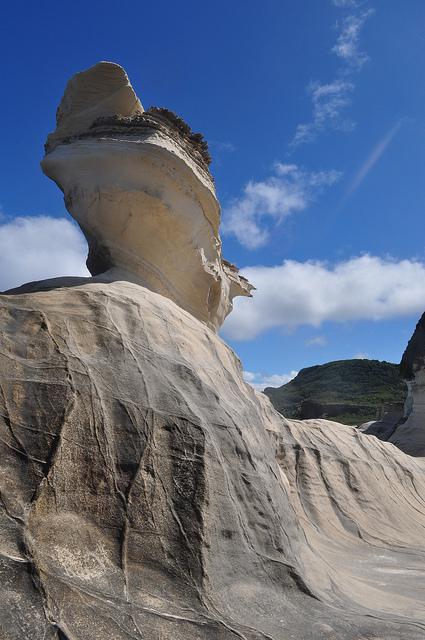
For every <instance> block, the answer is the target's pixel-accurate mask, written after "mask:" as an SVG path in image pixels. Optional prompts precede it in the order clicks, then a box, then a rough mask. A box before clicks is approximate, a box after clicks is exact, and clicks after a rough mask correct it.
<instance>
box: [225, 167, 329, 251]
mask: <svg viewBox="0 0 425 640" xmlns="http://www.w3.org/2000/svg"><path fill="white" fill-rule="evenodd" d="M339 177H340V173H339V172H338V171H333V170H331V171H313V172H309V171H305V170H303V169H301V168H300V167H298V166H297V165H295V164H282V163H276V164H275V166H274V172H273V174H272V175H271V176H269V177H268V178H266V179H265V180H261V181H258V182H254V181H250V182H248V183H247V184H246V186H245V187H244V189H243V193H242V195H241V196H240V197H239V198H237V199H235V200H234V201H233V202H232V203H231V204H230V206H228V207H227V208H226V209H225V210H224V212H223V224H222V231H223V233H224V234H227V235H233V236H235V237H236V238H237V239H238V241H239V242H240V243H241V244H242V245H244V246H245V247H247V248H248V249H257V248H258V247H261V246H263V245H264V244H266V242H267V241H268V239H269V235H270V223H271V224H272V225H273V224H279V223H280V222H281V221H282V220H283V219H284V218H287V217H288V216H290V215H291V214H293V213H296V212H298V211H303V210H304V209H306V208H307V207H308V206H309V205H310V204H311V202H312V201H313V200H314V198H315V197H316V196H317V195H318V193H320V192H321V191H322V190H323V189H324V188H326V187H329V186H330V185H332V184H333V183H334V182H336V181H337V180H338V179H339Z"/></svg>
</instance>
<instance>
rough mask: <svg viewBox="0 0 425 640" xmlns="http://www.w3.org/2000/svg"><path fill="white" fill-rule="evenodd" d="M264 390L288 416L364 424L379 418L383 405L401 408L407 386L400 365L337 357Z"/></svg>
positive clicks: (278, 408) (277, 407)
mask: <svg viewBox="0 0 425 640" xmlns="http://www.w3.org/2000/svg"><path fill="white" fill-rule="evenodd" d="M264 393H265V394H266V395H267V396H268V397H269V398H270V400H271V402H272V404H273V405H274V407H275V408H276V409H277V410H278V411H279V412H280V413H282V414H283V415H285V416H287V417H288V418H289V417H290V418H300V419H306V418H329V419H332V420H336V421H338V422H343V423H344V424H361V423H363V422H368V421H369V420H375V419H377V418H379V417H380V415H381V414H382V411H383V409H384V407H388V405H393V408H395V409H396V410H397V409H399V410H400V411H401V410H402V406H403V404H404V400H405V397H406V385H405V383H404V382H403V380H402V378H401V376H400V370H399V365H397V364H392V363H390V362H380V361H379V360H337V361H336V362H328V363H327V364H322V365H317V366H315V367H308V368H306V369H302V370H301V371H300V372H299V374H298V375H297V377H296V378H294V379H293V380H291V382H288V383H287V384H284V385H283V386H282V387H279V388H273V387H267V388H266V389H265V390H264Z"/></svg>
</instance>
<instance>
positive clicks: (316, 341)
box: [305, 336, 328, 347]
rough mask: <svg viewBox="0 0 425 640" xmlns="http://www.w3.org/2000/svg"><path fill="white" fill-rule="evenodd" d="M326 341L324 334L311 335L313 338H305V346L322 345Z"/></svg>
mask: <svg viewBox="0 0 425 640" xmlns="http://www.w3.org/2000/svg"><path fill="white" fill-rule="evenodd" d="M327 343H328V341H327V340H326V338H325V336H313V338H310V339H309V340H306V342H305V346H306V347H324V346H325V345H326V344H327Z"/></svg>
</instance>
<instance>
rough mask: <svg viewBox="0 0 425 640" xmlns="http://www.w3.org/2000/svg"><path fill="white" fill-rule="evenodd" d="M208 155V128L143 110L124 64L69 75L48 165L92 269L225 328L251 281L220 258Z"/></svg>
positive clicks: (159, 111)
mask: <svg viewBox="0 0 425 640" xmlns="http://www.w3.org/2000/svg"><path fill="white" fill-rule="evenodd" d="M208 161H209V156H208V149H207V145H206V143H205V141H204V140H203V138H202V136H201V135H200V134H194V133H193V132H192V131H191V130H190V128H189V127H188V125H186V123H185V122H184V121H183V120H182V119H181V118H179V117H177V116H176V115H175V114H173V113H172V112H170V111H168V110H167V109H157V108H152V109H149V110H148V111H144V109H143V107H142V104H141V102H140V100H139V99H138V98H137V96H136V94H135V92H134V90H133V88H132V86H131V84H130V82H129V80H128V77H127V74H126V73H125V71H124V69H123V68H122V67H120V66H119V65H117V64H113V63H111V62H100V63H98V64H96V65H95V66H94V67H91V68H90V69H88V70H87V71H83V72H81V73H78V74H76V75H75V76H74V77H73V78H72V79H71V80H70V81H69V83H68V85H67V87H66V89H65V93H64V96H63V98H62V101H61V103H60V105H59V108H58V111H57V128H56V130H55V132H54V133H52V134H50V135H49V136H48V139H47V143H46V155H45V157H44V159H43V161H42V168H43V171H44V172H45V173H46V175H48V176H49V177H50V178H52V179H53V180H54V181H55V182H56V183H57V184H58V185H59V187H60V188H61V189H62V191H63V192H64V196H65V204H66V207H67V209H68V211H69V212H70V214H71V215H72V216H73V218H75V220H77V222H78V223H79V225H80V227H81V229H82V230H83V233H84V234H85V236H86V238H87V241H88V244H89V256H88V259H87V266H88V268H89V270H90V272H91V273H92V275H94V276H98V275H100V274H102V275H103V276H105V277H107V278H110V279H114V280H116V279H126V280H132V281H134V282H138V283H140V284H142V285H143V286H146V287H147V288H149V289H151V290H152V291H155V292H157V293H160V294H162V295H164V296H166V297H168V298H170V299H172V300H173V301H174V302H176V303H177V304H178V305H179V306H181V307H182V308H183V309H185V310H186V311H188V312H189V313H191V314H192V315H193V316H195V317H196V318H198V319H200V320H202V321H204V322H206V323H207V324H208V325H209V326H210V327H212V328H214V329H217V328H219V327H220V325H221V324H222V322H223V320H224V318H225V317H226V316H227V315H228V313H229V312H230V311H231V309H232V300H233V298H234V297H235V296H238V295H244V296H246V295H250V291H251V290H252V288H253V287H252V286H251V285H250V284H249V283H248V282H247V280H245V279H244V278H242V277H241V276H239V274H238V270H237V269H236V267H234V266H233V265H231V264H230V263H228V262H227V261H224V260H223V259H222V255H221V241H220V237H219V231H218V229H219V223H220V207H219V204H218V201H217V198H216V194H215V189H214V183H213V180H212V177H211V174H210V172H209V169H208Z"/></svg>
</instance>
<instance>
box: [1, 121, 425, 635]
mask: <svg viewBox="0 0 425 640" xmlns="http://www.w3.org/2000/svg"><path fill="white" fill-rule="evenodd" d="M161 135H162V134H161ZM163 135H164V136H165V133H164V134H163ZM86 142H87V141H86V140H85V139H84V138H83V139H79V140H77V141H75V142H70V143H67V144H59V145H58V146H57V147H56V148H55V149H54V150H53V151H52V152H51V153H49V154H48V155H47V156H46V159H45V161H44V166H45V167H46V166H47V170H48V171H49V172H54V171H56V170H58V174H57V175H60V179H61V181H63V183H64V184H65V182H66V180H67V178H66V176H67V175H68V173H70V174H71V175H72V176H73V177H72V180H71V182H72V181H74V182H73V184H74V183H75V188H73V189H71V191H72V196H73V198H75V200H73V202H75V201H78V202H79V204H78V206H77V205H75V207H76V209H75V210H76V211H78V216H79V220H80V224H81V226H82V228H83V229H85V228H86V226H87V227H90V228H92V229H94V230H95V232H96V233H97V234H98V236H96V237H97V243H98V245H97V246H99V245H100V246H102V247H106V246H107V247H108V249H109V250H110V251H111V254H113V255H114V256H120V255H121V254H122V255H123V256H125V259H126V260H127V261H128V262H127V263H126V264H131V265H132V269H131V270H129V271H125V270H123V269H122V268H121V264H120V265H115V264H114V266H112V267H111V268H110V269H109V270H108V271H107V272H106V273H100V274H99V275H97V276H95V277H93V278H88V279H84V278H64V279H56V280H54V281H47V282H41V283H32V284H30V285H26V286H23V287H21V288H20V289H17V290H15V291H14V292H9V293H6V294H3V295H1V296H0V327H1V331H0V452H1V455H0V575H1V581H0V638H1V640H105V639H111V640H129V639H132V640H236V639H238V640H288V639H289V638H291V639H293V640H321V639H323V640H336V639H338V640H360V639H362V640H372V639H374V640H379V639H382V640H383V639H385V640H399V639H400V638H403V639H405V640H420V639H423V637H424V634H425V611H424V607H423V593H424V589H425V569H424V566H425V565H424V560H425V537H424V529H425V503H424V498H423V496H424V495H425V463H424V461H423V460H422V459H420V458H411V457H409V456H407V455H406V454H404V453H403V452H401V451H399V450H398V449H397V448H396V447H394V446H393V445H391V444H388V443H384V442H380V441H379V440H377V439H376V438H374V437H369V436H365V435H363V434H361V433H360V432H359V431H358V430H356V429H354V428H351V427H346V426H344V425H340V424H336V423H333V422H328V421H325V420H311V421H305V422H302V421H296V420H287V419H285V418H284V417H283V416H281V415H280V414H278V413H277V412H276V411H275V410H274V409H273V407H272V405H271V404H270V402H269V401H268V399H267V398H266V397H265V396H264V395H263V394H257V393H255V391H254V390H253V389H252V388H251V387H250V386H249V385H248V384H246V383H245V382H244V381H243V378H242V372H241V366H240V363H239V360H238V359H237V357H236V356H235V354H234V353H233V352H232V351H231V349H230V348H229V347H228V346H227V345H226V344H224V342H223V341H222V340H221V339H220V338H219V337H218V336H217V335H216V333H215V331H214V330H213V328H212V326H213V325H214V323H213V322H211V320H205V321H201V320H200V319H199V317H200V313H199V309H197V312H196V313H193V314H192V313H189V312H188V310H187V309H185V308H184V305H183V304H182V299H179V300H178V301H174V300H173V299H172V296H171V295H168V294H162V293H161V291H159V292H156V291H153V290H152V289H153V284H152V281H149V282H147V284H149V286H145V285H144V284H143V282H144V281H143V280H142V277H141V275H140V271H138V265H139V260H140V261H141V262H143V261H142V260H141V259H140V256H139V255H138V254H137V253H135V255H131V253H132V251H134V252H136V248H133V249H132V250H130V247H132V246H133V245H132V244H131V239H130V238H129V239H127V240H126V242H124V241H123V240H120V239H118V240H117V241H116V246H115V245H114V242H115V241H114V237H113V234H112V231H111V225H113V223H114V217H113V215H112V209H111V210H109V209H108V208H107V207H106V209H105V211H106V213H105V216H106V218H105V219H106V221H107V223H108V224H106V223H105V225H104V226H102V224H101V217H100V215H99V217H96V216H97V209H96V207H94V205H93V208H92V214H93V218H94V220H95V221H96V223H92V217H91V216H90V215H89V214H88V212H84V207H83V203H84V202H87V206H88V205H89V204H90V200H89V199H88V200H87V201H86V200H85V197H86V196H85V195H84V194H85V190H86V188H87V190H88V191H90V189H91V188H92V187H91V186H90V183H89V180H88V178H86V177H85V171H83V170H82V169H81V170H80V169H79V167H78V162H77V159H76V158H77V157H80V160H81V162H82V166H83V167H85V168H86V170H87V172H88V173H89V175H90V172H91V176H92V179H93V180H95V179H99V180H103V178H102V177H100V178H96V171H95V167H94V164H93V165H92V166H91V165H90V162H89V161H87V164H84V162H85V161H84V158H85V157H86V156H85V155H84V152H82V151H81V147H80V146H79V145H80V144H86ZM115 142H116V144H117V146H116V147H115V146H114V145H115ZM105 144H106V145H110V146H108V149H111V148H115V149H116V150H117V151H116V153H117V156H118V150H119V149H122V152H123V164H124V166H126V167H127V169H126V171H128V172H129V173H130V174H131V171H130V169H131V167H133V169H134V166H135V165H132V164H131V163H130V161H129V160H128V157H129V156H128V155H127V151H128V150H127V147H126V146H125V144H124V142H123V141H122V140H121V139H119V140H118V141H114V140H109V139H107V140H102V139H100V138H99V139H98V138H97V137H95V138H94V139H93V140H91V141H90V145H93V148H91V147H90V151H89V152H88V156H87V157H90V154H92V153H95V147H96V145H99V147H100V148H101V149H104V145H105ZM135 144H138V143H137V142H135ZM139 144H140V147H141V148H142V147H143V144H144V143H143V142H140V143H139ZM152 144H153V146H154V147H155V144H156V143H152ZM163 144H164V145H165V139H164V143H163ZM169 144H170V145H171V144H174V143H173V142H172V140H171V138H170V143H169ZM157 146H158V145H157ZM159 146H161V145H159ZM74 153H75V154H76V156H75V158H74V159H72V158H73V154H74ZM102 153H103V152H102ZM102 153H100V155H99V156H98V157H99V162H100V164H99V166H100V167H103V168H105V170H106V168H107V166H108V163H107V162H106V157H107V154H106V152H105V154H104V155H103V156H102ZM130 153H132V152H130ZM158 153H159V154H160V156H161V157H163V158H164V162H163V165H162V167H163V171H164V183H165V184H168V183H167V180H168V177H167V176H168V175H169V174H168V173H167V171H168V168H169V167H170V163H171V162H172V160H171V156H173V155H174V151H173V152H170V156H168V155H167V154H165V155H164V156H163V155H162V153H163V152H162V151H159V152H158ZM62 154H63V166H62V165H61V160H60V158H62ZM112 155H113V154H112ZM176 155H177V154H176ZM102 158H103V160H102ZM126 158H127V159H126ZM103 161H104V164H102V162H103ZM50 163H51V164H50ZM111 164H112V166H115V168H116V169H117V170H119V166H120V165H119V162H118V160H117V161H116V160H115V158H114V157H112V160H111ZM136 164H138V165H139V166H141V167H142V168H143V169H144V170H145V169H146V170H147V166H148V161H147V160H146V163H145V159H143V160H142V159H141V158H140V157H139V159H138V161H137V163H136ZM153 164H154V165H155V162H153ZM61 166H62V169H61V170H60V171H59V169H58V167H61ZM155 166H156V165H155ZM175 166H177V165H175ZM178 166H179V171H180V169H181V171H183V169H182V166H185V165H180V164H178ZM144 170H143V171H142V172H141V175H142V176H143V175H144ZM79 171H80V173H79ZM156 171H159V169H158V168H157V167H156V168H155V170H153V169H152V172H153V174H154V173H155V172H156ZM187 171H188V173H187V176H188V177H187V182H186V183H185V184H186V186H187V188H188V189H189V186H188V185H189V184H192V182H191V181H192V180H194V178H193V175H192V173H191V172H190V171H189V169H187ZM131 175H133V174H131ZM155 175H156V174H155ZM179 175H180V177H181V176H182V173H180V174H179ZM78 176H80V178H81V180H82V184H83V185H86V186H82V187H81V194H80V190H79V187H78V182H77V180H78ZM110 176H111V177H110V181H111V182H110V183H108V184H110V187H112V185H113V182H112V170H111V174H110ZM118 176H119V177H118V178H117V181H116V184H118V187H117V188H118V190H120V192H122V193H124V192H125V190H124V186H123V185H124V182H125V180H124V172H123V173H122V174H118ZM133 178H134V180H135V179H136V178H135V177H134V176H133ZM133 178H132V179H133ZM138 179H140V180H141V179H142V178H140V176H139V178H138ZM127 180H130V178H129V177H128V176H127ZM158 180H159V173H158ZM170 180H171V178H170ZM84 181H86V182H84ZM61 184H62V182H61ZM151 184H152V183H151ZM158 184H159V183H158ZM170 184H171V183H170ZM139 186H140V185H139ZM159 186H160V185H159ZM198 187H199V185H198ZM146 189H147V187H146ZM170 189H171V187H170ZM64 190H65V193H67V194H68V195H67V197H69V195H70V191H69V190H68V187H67V186H64ZM131 191H132V189H129V193H130V192H131ZM135 191H138V189H136V188H135ZM139 191H140V189H139ZM142 191H143V190H142ZM138 197H139V196H137V198H138ZM182 197H183V196H182ZM161 198H165V195H161ZM161 198H159V197H158V198H157V200H158V201H159V200H161ZM123 199H124V201H125V197H124V196H123ZM101 200H102V202H103V196H102V197H101ZM105 200H107V199H106V198H105ZM161 201H162V200H161ZM126 202H127V204H129V202H130V200H127V201H126ZM186 202H187V201H186ZM73 207H74V205H72V207H71V206H70V208H71V210H73ZM102 207H103V204H102ZM158 207H159V205H158ZM173 207H174V208H172V207H170V216H177V211H180V209H177V208H176V207H175V206H174V205H173ZM183 209H184V207H183V208H182V210H181V212H180V214H179V215H182V216H184V215H185V212H184V211H183ZM108 211H109V214H108ZM126 211H127V209H125V208H123V209H122V210H121V209H120V208H119V207H116V208H115V214H116V216H117V217H119V216H120V215H123V216H124V217H125V216H127V213H126ZM142 214H143V215H142ZM134 215H135V216H136V215H138V216H139V218H138V219H139V223H140V225H141V227H142V228H144V225H145V215H146V216H148V217H149V209H148V208H147V209H145V208H142V209H137V210H136V209H134ZM199 215H203V213H202V212H201V211H200V210H199ZM80 218H81V219H80ZM127 218H129V216H127V217H126V219H127ZM121 220H122V219H121ZM170 224H171V223H170ZM175 224H176V225H178V224H179V223H178V221H176V222H175ZM91 225H92V226H91ZM183 228H186V229H187V230H188V232H189V231H190V229H191V227H190V225H186V226H183V227H182V229H183ZM103 229H104V230H105V236H103V235H102V230H103ZM153 229H155V227H153ZM136 231H137V227H136V226H134V232H135V233H136ZM117 233H118V232H117ZM120 233H121V235H122V236H124V237H125V233H124V232H123V230H122V229H121V231H120ZM155 233H156V231H155ZM158 233H159V231H158ZM181 233H183V231H181ZM205 233H206V232H205ZM119 237H120V236H119ZM199 237H202V238H205V237H206V235H202V234H201V236H199ZM210 237H211V236H210ZM178 238H179V242H177V241H176V251H177V252H179V251H180V250H181V248H180V244H179V243H183V237H182V236H181V237H180V236H178ZM217 239H218V236H217ZM151 242H152V243H154V242H156V239H155V237H153V238H151ZM201 244H202V243H201ZM201 244H200V245H199V246H201ZM93 246H94V247H95V249H96V244H95V243H94V244H92V247H93ZM160 246H162V245H158V250H159V249H160ZM167 246H168V245H167ZM194 246H195V245H194V238H193V235H189V236H188V238H187V253H190V252H191V251H194V249H193V247H194ZM95 253H96V252H95ZM101 255H104V254H102V253H101ZM122 259H124V257H123V258H122ZM169 259H170V260H172V259H173V258H172V257H171V256H170V258H169ZM120 260H121V258H120ZM217 260H221V258H220V257H219V258H217ZM190 264H192V263H190ZM194 264H195V266H196V264H197V263H196V261H195V263H194ZM218 264H219V266H220V268H222V269H223V273H224V275H225V276H226V277H227V278H229V280H231V278H235V281H237V277H238V276H237V273H236V272H235V271H234V270H233V268H232V267H231V266H228V265H226V264H224V263H223V262H219V263H218ZM112 274H115V275H112ZM198 276H199V271H197V270H196V268H195V270H194V274H193V277H194V278H195V280H196V278H198ZM220 277H221V278H222V279H224V276H223V275H221V276H220ZM217 278H218V276H217ZM188 280H189V277H188ZM201 283H203V281H202V280H201ZM222 286H224V285H223V284H222ZM230 286H231V285H229V287H230ZM186 290H187V289H185V288H184V287H183V291H186ZM223 295H224V294H223ZM216 317H217V316H216Z"/></svg>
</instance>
